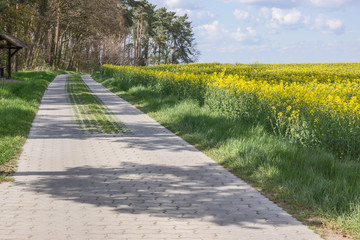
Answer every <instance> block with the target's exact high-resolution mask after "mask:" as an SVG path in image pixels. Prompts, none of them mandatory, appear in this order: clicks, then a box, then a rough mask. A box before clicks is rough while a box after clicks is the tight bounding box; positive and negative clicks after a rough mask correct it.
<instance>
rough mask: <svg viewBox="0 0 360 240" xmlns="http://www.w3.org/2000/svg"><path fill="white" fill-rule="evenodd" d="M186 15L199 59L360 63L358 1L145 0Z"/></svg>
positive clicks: (222, 61) (217, 60)
mask: <svg viewBox="0 0 360 240" xmlns="http://www.w3.org/2000/svg"><path fill="white" fill-rule="evenodd" d="M148 1H149V2H150V3H152V4H154V5H156V6H157V8H160V7H166V8H167V9H168V10H169V11H174V12H176V13H177V15H178V16H181V15H184V14H187V15H188V16H189V19H190V21H191V22H192V26H193V29H194V34H195V39H196V40H195V41H196V44H197V49H198V50H199V51H200V53H201V55H200V57H199V60H198V62H219V63H256V62H258V63H318V62H322V63H332V62H360V0H207V1H206V0H148Z"/></svg>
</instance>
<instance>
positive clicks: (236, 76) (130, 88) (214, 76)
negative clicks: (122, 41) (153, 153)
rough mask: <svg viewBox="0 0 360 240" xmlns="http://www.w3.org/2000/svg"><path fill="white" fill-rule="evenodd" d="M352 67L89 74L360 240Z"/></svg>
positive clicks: (325, 225)
mask: <svg viewBox="0 0 360 240" xmlns="http://www.w3.org/2000/svg"><path fill="white" fill-rule="evenodd" d="M359 66H360V64H348V65H346V64H339V65H336V64H333V65H331V64H330V65H323V64H313V65H262V64H256V65H239V66H233V65H226V66H225V65H219V64H213V65H211V64H208V65H206V64H192V65H185V66H184V65H163V66H154V67H150V68H141V67H140V68H135V67H117V66H111V65H107V66H104V67H103V69H102V70H101V72H97V73H95V74H93V78H94V79H96V80H97V81H99V82H100V83H102V84H103V85H104V86H106V87H108V88H109V89H110V90H112V91H113V92H115V93H116V94H118V95H120V96H121V97H123V98H125V99H126V100H128V101H130V102H132V103H134V104H135V105H136V106H138V107H139V108H140V109H142V110H143V111H144V112H146V113H147V114H149V115H150V116H151V117H153V118H154V119H155V120H157V121H158V122H159V123H161V124H162V125H164V126H165V127H167V128H168V129H170V130H171V131H173V132H174V133H176V134H178V135H179V136H181V137H182V138H184V139H185V140H186V141H188V142H189V143H191V144H193V145H194V146H196V147H197V148H198V149H200V150H201V151H203V152H204V153H206V154H207V155H209V156H210V157H212V158H213V159H214V160H216V161H218V162H219V163H220V164H222V165H223V166H224V167H225V168H227V169H229V170H230V171H231V172H232V173H234V174H235V175H237V176H239V177H241V178H242V179H244V180H246V181H247V182H249V183H250V184H252V185H253V186H254V187H256V188H258V189H259V190H261V191H262V192H263V193H264V194H265V195H266V196H267V197H269V198H270V199H271V200H273V201H275V202H276V203H278V204H279V205H281V206H282V207H283V208H285V209H286V210H287V211H288V212H290V213H291V214H292V215H294V216H295V217H296V218H298V219H299V220H301V221H303V222H304V223H306V224H307V225H309V226H312V227H314V228H317V229H318V230H319V231H320V232H321V231H325V232H326V231H329V230H333V231H335V232H337V233H340V234H342V235H347V234H348V235H350V236H352V237H353V238H355V239H360V185H359V182H360V174H359V173H360V161H359V149H360V146H359V145H358V144H359V142H358V136H359V135H358V134H359V133H360V131H359V126H360V124H359V113H358V111H359V108H358V107H357V106H359V100H358V99H359V89H358V88H359V87H358V81H359V79H360V77H359V76H360V74H359V72H360V71H359V68H360V67H359ZM295 86H297V87H295ZM296 94H297V95H296ZM311 94H313V95H311ZM326 94H328V95H326ZM330 95H331V96H332V97H329V96H330ZM307 101H308V102H307ZM308 103H310V104H312V105H310V106H309V105H308ZM350 106H352V107H350ZM343 131H347V132H346V133H343ZM321 133H323V134H321Z"/></svg>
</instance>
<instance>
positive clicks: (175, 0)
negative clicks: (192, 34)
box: [165, 0, 198, 9]
mask: <svg viewBox="0 0 360 240" xmlns="http://www.w3.org/2000/svg"><path fill="white" fill-rule="evenodd" d="M165 4H166V6H167V7H168V8H190V9H195V8H198V5H197V1H192V0H165Z"/></svg>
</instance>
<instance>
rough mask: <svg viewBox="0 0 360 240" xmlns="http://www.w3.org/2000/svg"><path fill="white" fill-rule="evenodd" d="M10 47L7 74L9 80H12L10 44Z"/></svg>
mask: <svg viewBox="0 0 360 240" xmlns="http://www.w3.org/2000/svg"><path fill="white" fill-rule="evenodd" d="M8 46H9V54H8V62H7V72H8V79H11V45H10V43H8Z"/></svg>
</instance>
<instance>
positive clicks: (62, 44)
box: [0, 0, 198, 72]
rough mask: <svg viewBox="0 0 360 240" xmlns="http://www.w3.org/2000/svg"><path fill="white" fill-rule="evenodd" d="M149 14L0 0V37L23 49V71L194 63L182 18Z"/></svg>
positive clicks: (113, 6) (45, 0)
mask: <svg viewBox="0 0 360 240" xmlns="http://www.w3.org/2000/svg"><path fill="white" fill-rule="evenodd" d="M155 9H156V6H155V5H152V4H150V3H149V2H148V1H146V0H139V1H135V0H102V1H98V0H86V1H85V0H2V1H0V31H4V32H7V33H10V34H13V35H14V36H16V37H17V38H19V39H21V40H22V41H23V42H25V43H26V44H27V45H28V46H29V48H28V49H26V50H25V51H22V52H21V53H20V54H19V55H18V56H21V57H20V59H23V61H19V66H20V68H23V69H34V68H37V67H43V66H47V67H51V68H53V69H68V70H81V71H88V72H91V71H93V70H94V69H96V68H98V67H99V66H100V64H102V63H110V64H119V65H147V66H148V65H151V64H161V63H188V62H193V61H195V60H196V56H197V55H198V52H197V51H196V49H195V44H194V41H195V39H194V34H193V30H192V27H191V22H190V21H189V19H188V17H187V16H186V15H185V16H180V17H179V16H176V14H175V13H174V12H170V11H168V10H167V9H166V8H160V9H156V10H155Z"/></svg>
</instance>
